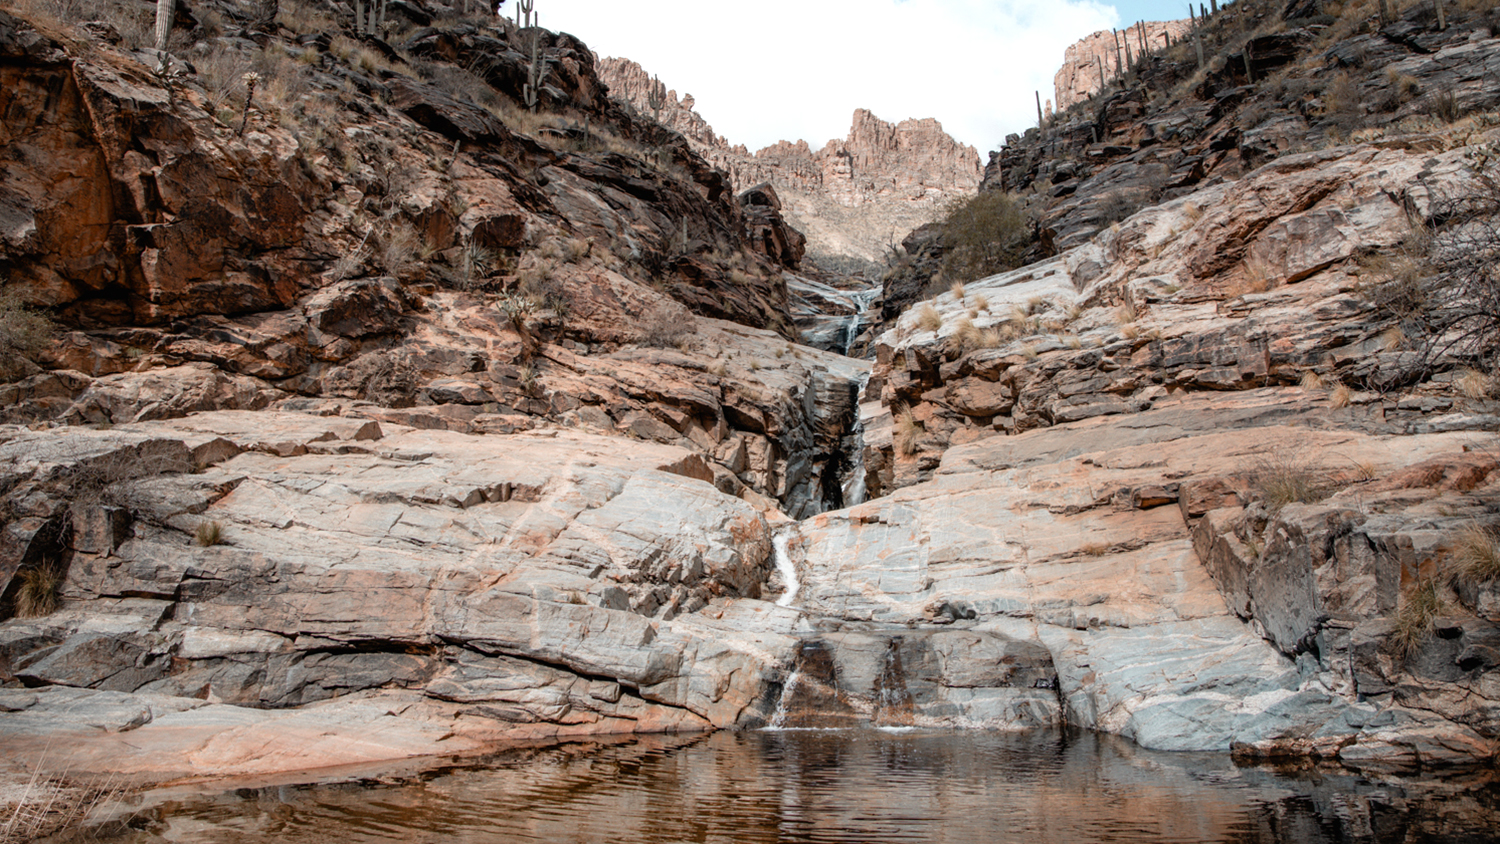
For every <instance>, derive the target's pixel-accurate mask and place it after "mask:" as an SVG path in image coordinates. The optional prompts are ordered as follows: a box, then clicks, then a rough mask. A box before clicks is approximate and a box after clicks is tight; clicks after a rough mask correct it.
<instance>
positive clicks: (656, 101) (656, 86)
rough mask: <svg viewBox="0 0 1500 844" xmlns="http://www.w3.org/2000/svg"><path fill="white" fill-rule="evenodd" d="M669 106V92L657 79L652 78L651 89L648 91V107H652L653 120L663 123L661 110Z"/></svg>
mask: <svg viewBox="0 0 1500 844" xmlns="http://www.w3.org/2000/svg"><path fill="white" fill-rule="evenodd" d="M666 104H667V91H666V88H665V87H664V86H663V85H662V84H661V80H660V79H658V78H657V77H655V76H653V77H651V87H650V88H649V89H647V91H646V105H648V106H651V119H652V120H655V121H656V122H657V123H660V122H661V110H662V108H663V107H665V106H666Z"/></svg>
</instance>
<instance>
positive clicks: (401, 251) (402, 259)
mask: <svg viewBox="0 0 1500 844" xmlns="http://www.w3.org/2000/svg"><path fill="white" fill-rule="evenodd" d="M426 252H427V248H426V244H424V243H423V242H422V237H421V235H419V234H417V230H416V229H414V228H412V227H411V225H410V224H409V223H406V222H404V221H396V222H393V223H392V224H391V226H390V228H389V229H387V231H386V233H385V235H384V236H383V237H381V238H380V240H379V242H378V243H377V245H376V258H377V259H378V260H379V261H380V265H381V266H382V267H384V268H385V271H386V272H387V273H389V274H390V275H393V276H397V277H400V276H404V275H406V274H408V273H410V272H411V271H412V270H413V269H414V268H415V267H416V266H417V265H418V264H419V263H421V261H422V259H423V258H424V257H425V253H426Z"/></svg>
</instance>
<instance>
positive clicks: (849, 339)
mask: <svg viewBox="0 0 1500 844" xmlns="http://www.w3.org/2000/svg"><path fill="white" fill-rule="evenodd" d="M880 292H881V287H880V286H879V285H876V286H874V287H871V288H870V289H869V290H861V291H859V292H858V293H854V294H852V295H851V296H850V297H849V301H850V302H851V303H853V305H854V313H853V314H852V315H850V317H849V321H848V322H846V323H844V336H843V338H842V339H841V340H840V341H839V354H841V355H843V356H844V357H849V350H850V349H852V348H854V341H855V340H858V339H859V333H860V331H861V330H862V329H863V328H864V327H865V321H866V320H865V315H866V314H867V313H869V310H870V303H871V302H873V301H875V298H876V297H877V296H879V295H880Z"/></svg>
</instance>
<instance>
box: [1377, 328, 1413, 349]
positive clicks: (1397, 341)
mask: <svg viewBox="0 0 1500 844" xmlns="http://www.w3.org/2000/svg"><path fill="white" fill-rule="evenodd" d="M1376 342H1377V343H1378V344H1379V346H1380V350H1381V351H1382V352H1394V351H1399V350H1400V349H1401V347H1402V346H1405V345H1406V332H1405V331H1402V330H1401V326H1399V325H1393V326H1391V327H1390V328H1387V329H1386V330H1384V331H1382V332H1380V337H1379V338H1377V340H1376Z"/></svg>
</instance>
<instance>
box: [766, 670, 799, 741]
mask: <svg viewBox="0 0 1500 844" xmlns="http://www.w3.org/2000/svg"><path fill="white" fill-rule="evenodd" d="M801 679H802V671H801V669H799V668H793V669H792V673H791V674H789V675H787V678H786V684H785V685H783V686H782V687H781V697H780V698H778V699H777V700H776V711H775V712H774V713H772V715H771V722H770V723H769V724H767V725H766V729H768V730H784V729H786V714H787V701H789V700H791V698H792V690H793V689H795V688H796V687H797V681H798V680H801Z"/></svg>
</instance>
